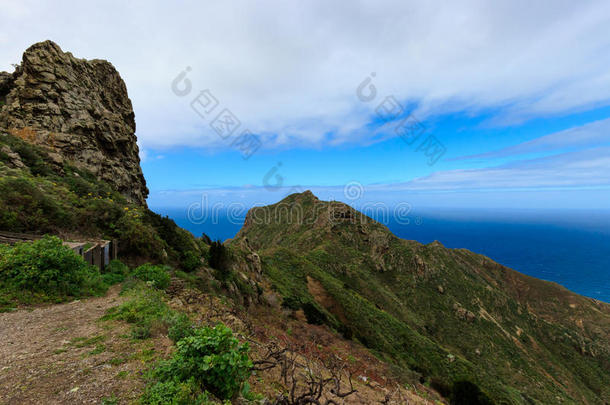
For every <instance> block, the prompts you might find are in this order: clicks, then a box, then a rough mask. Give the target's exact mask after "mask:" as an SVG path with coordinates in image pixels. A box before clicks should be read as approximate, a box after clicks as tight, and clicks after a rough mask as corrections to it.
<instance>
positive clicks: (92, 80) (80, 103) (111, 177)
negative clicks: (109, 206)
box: [0, 41, 148, 205]
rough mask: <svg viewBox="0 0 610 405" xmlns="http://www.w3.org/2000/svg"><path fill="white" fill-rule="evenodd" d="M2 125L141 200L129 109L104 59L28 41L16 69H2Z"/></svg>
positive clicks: (122, 85)
mask: <svg viewBox="0 0 610 405" xmlns="http://www.w3.org/2000/svg"><path fill="white" fill-rule="evenodd" d="M0 129H3V130H5V131H7V132H10V133H12V134H13V135H16V136H19V137H21V138H22V139H25V140H27V141H28V142H31V143H35V144H37V145H40V146H44V147H46V148H48V149H50V152H51V153H50V156H51V157H52V158H53V159H54V160H55V162H56V163H57V164H61V163H62V162H63V161H65V160H68V161H70V162H71V163H73V164H74V165H75V166H77V167H80V168H83V169H87V170H89V171H91V172H92V173H93V174H94V175H96V176H97V177H98V178H99V179H101V180H103V181H106V182H107V183H109V184H111V185H113V186H114V187H115V188H116V189H117V190H118V191H119V192H121V193H122V194H123V195H125V196H126V197H127V198H129V199H130V200H132V201H134V202H137V203H139V204H142V205H145V204H146V197H147V195H148V189H147V188H146V181H145V180H144V175H143V174H142V169H141V168H140V159H139V156H138V146H137V144H136V140H137V139H136V136H135V130H136V124H135V116H134V112H133V108H132V105H131V101H130V99H129V97H128V96H127V88H126V86H125V83H124V82H123V80H122V79H121V76H120V75H119V73H118V72H117V71H116V69H115V68H114V66H112V64H110V63H109V62H107V61H104V60H98V59H95V60H90V61H87V60H85V59H77V58H75V57H74V56H72V54H71V53H67V52H63V51H62V50H61V48H60V47H59V46H58V45H57V44H55V43H54V42H51V41H45V42H40V43H37V44H34V45H32V46H31V47H30V48H28V49H27V50H26V51H25V52H24V54H23V60H22V63H21V65H19V66H18V67H17V68H16V70H15V72H14V73H12V74H8V73H6V72H0Z"/></svg>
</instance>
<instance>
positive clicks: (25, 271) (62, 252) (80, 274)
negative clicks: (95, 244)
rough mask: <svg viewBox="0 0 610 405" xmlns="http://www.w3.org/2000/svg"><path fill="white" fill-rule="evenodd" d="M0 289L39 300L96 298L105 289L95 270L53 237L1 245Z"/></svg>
mask: <svg viewBox="0 0 610 405" xmlns="http://www.w3.org/2000/svg"><path fill="white" fill-rule="evenodd" d="M0 286H1V287H2V289H4V290H6V289H8V290H13V291H20V292H21V291H28V292H32V293H37V294H38V296H39V297H40V298H41V299H42V300H45V299H55V300H57V299H64V298H67V297H80V296H87V295H96V294H101V293H104V292H105V291H106V289H107V286H106V284H105V283H104V282H103V280H102V278H101V277H100V274H99V271H98V270H97V268H96V267H93V266H90V265H88V264H87V263H86V262H85V261H84V260H83V259H82V257H80V256H78V255H77V254H76V253H74V252H73V251H72V250H71V249H70V248H68V247H67V246H64V245H63V244H62V241H61V240H60V239H59V238H57V237H54V236H45V237H44V238H42V239H40V240H37V241H34V242H22V243H16V244H15V245H14V246H4V245H3V246H0Z"/></svg>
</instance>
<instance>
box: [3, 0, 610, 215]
mask: <svg viewBox="0 0 610 405" xmlns="http://www.w3.org/2000/svg"><path fill="white" fill-rule="evenodd" d="M2 9H3V14H2V16H0V60H2V61H3V63H4V66H0V69H3V70H8V71H10V70H11V69H12V67H11V66H10V64H11V63H18V62H19V60H20V59H21V56H20V55H21V53H22V52H23V50H24V49H25V48H27V47H28V46H29V45H31V44H32V43H34V42H37V41H41V40H44V39H51V40H54V41H55V42H57V43H58V44H59V45H60V46H61V47H62V48H63V49H64V50H66V51H70V52H72V53H73V54H74V55H75V56H77V57H84V58H88V59H93V58H103V59H107V60H110V61H111V62H112V63H113V64H114V65H115V67H116V68H117V69H118V70H119V72H120V73H121V75H122V77H123V78H124V80H125V82H126V85H127V88H128V91H129V95H130V98H131V99H132V102H133V105H134V110H135V112H136V122H137V127H138V129H137V132H136V134H137V136H138V143H139V145H140V150H141V158H142V166H143V169H144V174H145V176H146V179H147V182H148V185H149V188H150V190H151V194H150V197H149V204H150V206H152V207H155V206H175V207H182V206H187V205H189V204H192V203H194V202H197V201H200V200H201V198H202V195H205V196H208V197H209V198H210V199H211V200H215V201H222V202H224V203H226V204H230V203H231V202H242V203H244V204H255V203H269V202H274V201H277V200H279V199H280V198H281V197H282V196H284V195H286V194H287V193H289V192H291V191H298V190H303V189H312V190H313V191H314V192H316V193H317V194H319V195H320V196H321V197H322V198H335V199H338V200H344V201H347V202H350V203H352V204H355V205H357V203H364V202H384V203H388V204H398V203H401V202H408V203H409V204H411V205H413V206H414V207H422V208H423V207H434V206H442V207H448V208H451V207H474V208H535V209H539V208H549V207H551V208H572V209H603V208H608V207H610V157H609V156H610V73H609V70H608V66H610V3H608V2H607V1H583V2H578V3H576V2H570V1H563V0H558V1H555V0H554V1H540V2H535V3H532V2H529V1H497V2H493V3H487V2H480V1H474V0H472V1H459V2H451V3H449V4H447V2H440V1H439V2H436V1H426V2H414V1H390V0H387V1H386V0H381V1H353V2H349V3H348V2H327V1H308V2H290V1H271V0H263V1H260V2H256V3H254V2H248V1H242V0H234V1H224V2H204V3H202V2H195V1H179V2H172V3H154V2H144V1H142V2H140V1H134V2H129V3H128V4H127V3H126V2H119V1H116V2H112V1H111V2H101V1H100V2H97V1H92V2H76V1H65V2H60V3H56V4H53V3H47V2H42V1H35V0H19V1H17V0H3V1H2ZM208 110H210V112H209V113H208V112H207V111H208ZM226 111H230V115H231V116H232V119H233V120H234V121H233V122H237V121H235V120H238V121H239V127H238V128H237V129H235V132H234V133H231V134H228V133H225V132H227V131H224V132H223V131H220V132H221V134H220V135H219V133H218V131H215V130H214V127H213V125H214V124H213V123H214V122H216V123H218V121H214V119H215V118H216V117H217V116H220V117H221V118H222V117H225V118H226V117H227V114H228V113H226ZM219 114H220V115H219ZM218 128H219V127H217V129H218ZM397 128H402V130H401V129H397ZM221 129H222V128H221ZM245 130H247V131H248V132H247V134H251V135H248V136H247V137H246V138H239V135H240V134H242V132H243V131H245ZM401 131H402V132H401ZM400 135H402V137H401V136H400ZM238 139H239V140H244V139H245V140H249V141H252V142H260V147H259V148H258V149H256V151H254V153H252V154H251V156H249V158H248V159H244V156H243V153H242V152H243V151H241V150H240V149H239V141H238V145H237V146H236V144H235V142H236V140H238ZM242 146H243V144H242ZM252 151H253V149H252V148H251V149H249V152H252ZM431 163H433V164H431ZM354 189H357V190H358V193H357V194H358V195H357V198H353V196H350V195H348V191H349V190H352V191H353V190H354Z"/></svg>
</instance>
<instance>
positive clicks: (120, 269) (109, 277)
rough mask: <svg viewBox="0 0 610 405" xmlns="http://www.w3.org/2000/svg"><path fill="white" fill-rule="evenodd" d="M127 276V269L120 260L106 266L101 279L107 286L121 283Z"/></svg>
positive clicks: (112, 261)
mask: <svg viewBox="0 0 610 405" xmlns="http://www.w3.org/2000/svg"><path fill="white" fill-rule="evenodd" d="M128 275H129V267H127V266H126V265H125V264H123V262H121V261H120V260H111V261H110V263H108V266H106V268H105V269H104V273H103V274H102V279H103V280H104V282H105V283H106V284H108V285H114V284H118V283H122V282H123V281H125V278H126V277H127V276H128Z"/></svg>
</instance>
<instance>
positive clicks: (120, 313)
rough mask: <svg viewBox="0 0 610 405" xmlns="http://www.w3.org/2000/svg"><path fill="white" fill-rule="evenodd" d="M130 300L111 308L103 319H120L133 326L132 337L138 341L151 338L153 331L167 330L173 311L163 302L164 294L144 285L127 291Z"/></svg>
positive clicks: (137, 285)
mask: <svg viewBox="0 0 610 405" xmlns="http://www.w3.org/2000/svg"><path fill="white" fill-rule="evenodd" d="M126 294H127V295H128V296H129V300H128V301H127V302H125V303H123V304H121V305H119V306H118V307H116V308H111V309H110V310H109V311H108V313H107V314H106V316H104V318H103V319H106V320H107V319H118V320H122V321H126V322H128V323H131V324H133V329H132V336H133V337H134V338H136V339H146V338H148V337H150V336H151V335H152V333H153V330H165V329H167V328H168V327H170V325H169V320H170V318H171V317H172V311H171V309H170V308H169V307H168V306H167V304H166V303H165V301H164V300H163V297H164V295H163V292H161V291H158V290H156V289H154V288H151V287H149V286H147V285H145V284H143V283H139V284H136V285H135V286H134V287H133V288H132V289H130V290H127V291H126Z"/></svg>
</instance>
